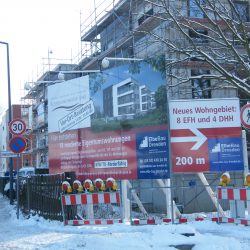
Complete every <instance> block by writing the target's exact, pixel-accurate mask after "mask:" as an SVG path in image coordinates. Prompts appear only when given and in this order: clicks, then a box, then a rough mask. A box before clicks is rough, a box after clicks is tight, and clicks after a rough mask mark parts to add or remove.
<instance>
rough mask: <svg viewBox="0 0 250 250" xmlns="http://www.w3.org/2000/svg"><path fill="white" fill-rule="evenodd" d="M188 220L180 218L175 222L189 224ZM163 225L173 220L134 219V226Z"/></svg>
mask: <svg viewBox="0 0 250 250" xmlns="http://www.w3.org/2000/svg"><path fill="white" fill-rule="evenodd" d="M187 222H188V220H187V218H179V219H176V220H175V221H174V223H176V224H180V223H187ZM163 223H172V220H171V219H154V218H152V219H132V222H131V224H132V225H158V224H163Z"/></svg>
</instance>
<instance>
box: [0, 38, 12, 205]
mask: <svg viewBox="0 0 250 250" xmlns="http://www.w3.org/2000/svg"><path fill="white" fill-rule="evenodd" d="M0 44H3V45H6V51H7V76H8V114H9V120H8V122H9V123H10V122H11V120H12V112H11V88H10V58H9V44H8V43H6V42H2V41H0ZM11 138H12V134H11V133H10V132H9V141H10V140H11ZM9 171H10V204H11V205H12V204H13V160H12V158H10V159H9Z"/></svg>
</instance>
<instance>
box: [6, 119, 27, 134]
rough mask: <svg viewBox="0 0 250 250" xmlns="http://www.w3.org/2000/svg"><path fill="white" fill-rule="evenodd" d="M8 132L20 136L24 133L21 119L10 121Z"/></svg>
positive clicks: (23, 123) (24, 128)
mask: <svg viewBox="0 0 250 250" xmlns="http://www.w3.org/2000/svg"><path fill="white" fill-rule="evenodd" d="M9 131H10V133H11V134H13V135H22V134H23V133H24V132H25V131H26V124H25V122H24V121H23V120H21V119H15V120H12V121H11V122H10V124H9Z"/></svg>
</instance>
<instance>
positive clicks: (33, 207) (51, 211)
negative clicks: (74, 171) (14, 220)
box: [0, 174, 65, 221]
mask: <svg viewBox="0 0 250 250" xmlns="http://www.w3.org/2000/svg"><path fill="white" fill-rule="evenodd" d="M64 179H65V175H64V174H60V175H34V176H31V177H28V178H20V185H19V187H20V189H19V206H20V209H21V210H22V212H23V213H24V214H26V215H29V214H38V215H40V216H43V217H44V218H45V219H51V220H60V221H62V220H63V218H62V208H61V201H60V194H61V186H62V182H63V181H64ZM4 181H5V180H4V178H3V177H0V188H1V187H2V186H3V188H1V189H0V192H2V193H3V189H4V185H5V183H6V182H4Z"/></svg>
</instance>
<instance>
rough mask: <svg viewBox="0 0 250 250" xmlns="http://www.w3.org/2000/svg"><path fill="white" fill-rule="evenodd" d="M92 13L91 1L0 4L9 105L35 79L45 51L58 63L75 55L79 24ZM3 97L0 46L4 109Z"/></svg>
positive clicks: (3, 97) (2, 0) (1, 92)
mask: <svg viewBox="0 0 250 250" xmlns="http://www.w3.org/2000/svg"><path fill="white" fill-rule="evenodd" d="M100 1H103V0H99V1H98V0H96V3H98V2H100ZM93 9H94V0H72V1H69V0H8V1H6V0H0V41H4V42H8V43H9V49H10V70H11V87H12V93H11V94H12V104H15V103H18V102H19V100H20V96H23V93H22V92H21V90H22V89H24V87H23V86H24V83H25V82H27V81H32V80H36V79H37V76H39V73H38V72H41V71H42V67H43V64H46V63H47V61H48V60H47V59H42V58H48V51H52V52H53V53H52V54H50V57H53V58H58V59H70V58H72V57H75V56H76V55H77V54H78V52H79V51H80V48H81V46H80V20H84V19H85V18H86V17H87V16H89V14H90V11H93ZM80 12H81V13H82V15H81V18H80ZM7 94H8V91H7V69H6V46H4V45H0V106H1V107H3V106H4V107H5V108H6V107H7V105H8V104H7V102H8V101H7ZM0 111H1V108H0Z"/></svg>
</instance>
